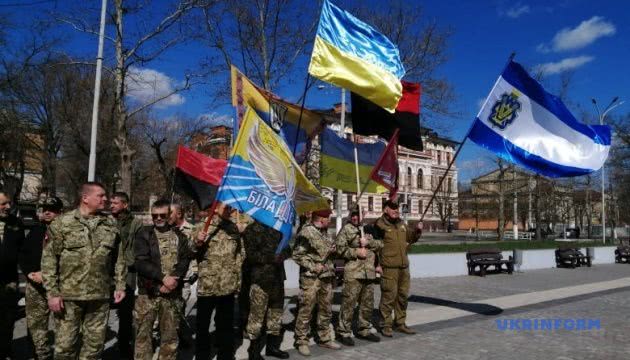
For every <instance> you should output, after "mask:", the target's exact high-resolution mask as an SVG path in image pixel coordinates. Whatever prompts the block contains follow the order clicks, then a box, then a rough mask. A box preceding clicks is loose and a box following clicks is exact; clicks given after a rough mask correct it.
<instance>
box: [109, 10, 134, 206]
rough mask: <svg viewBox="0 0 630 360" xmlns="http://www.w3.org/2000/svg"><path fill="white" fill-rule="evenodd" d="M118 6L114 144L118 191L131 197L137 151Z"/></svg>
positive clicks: (121, 17) (120, 13)
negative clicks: (130, 132) (130, 119)
mask: <svg viewBox="0 0 630 360" xmlns="http://www.w3.org/2000/svg"><path fill="white" fill-rule="evenodd" d="M115 6H116V92H115V95H114V96H115V101H116V109H115V114H114V116H115V122H116V139H115V140H114V143H115V144H116V147H117V148H118V152H119V153H120V168H119V176H120V187H119V188H118V191H123V192H126V193H127V194H128V195H129V196H131V177H132V171H131V164H132V159H133V155H134V153H135V151H134V150H133V149H131V147H130V146H129V143H128V141H127V140H128V138H127V135H128V134H127V114H126V111H125V77H126V69H125V56H124V54H123V6H122V0H116V1H115Z"/></svg>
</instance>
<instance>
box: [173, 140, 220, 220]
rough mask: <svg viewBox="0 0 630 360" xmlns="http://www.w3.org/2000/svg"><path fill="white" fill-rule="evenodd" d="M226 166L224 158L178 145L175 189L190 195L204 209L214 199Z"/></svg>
mask: <svg viewBox="0 0 630 360" xmlns="http://www.w3.org/2000/svg"><path fill="white" fill-rule="evenodd" d="M226 167H227V161H225V160H221V159H213V158H210V157H207V156H205V155H203V154H200V153H198V152H196V151H192V150H190V149H188V148H186V147H184V146H180V147H179V148H178V149H177V162H176V163H175V190H176V191H178V192H183V193H184V194H186V195H188V196H190V197H191V198H192V199H193V200H195V202H197V205H199V208H200V209H206V208H208V207H210V205H211V204H212V202H213V201H214V198H215V196H216V194H217V189H218V188H219V186H220V185H221V179H222V178H223V174H224V173H225V168H226Z"/></svg>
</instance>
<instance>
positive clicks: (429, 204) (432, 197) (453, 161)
mask: <svg viewBox="0 0 630 360" xmlns="http://www.w3.org/2000/svg"><path fill="white" fill-rule="evenodd" d="M514 56H516V53H514V52H513V53H512V54H510V57H509V58H508V61H507V63H506V65H505V67H507V66H508V65H509V64H510V62H512V60H513V59H514ZM502 72H503V71H502ZM493 89H494V87H493ZM490 92H492V90H490ZM487 101H488V98H486V101H485V102H484V104H483V105H482V106H481V108H482V109H483V108H484V107H485V106H486V102H487ZM474 124H475V122H474V121H473V122H472V124H471V125H470V127H469V128H468V131H467V132H466V135H465V136H464V140H462V142H461V143H460V144H459V148H457V151H456V152H455V155H454V156H453V158H452V159H451V161H450V162H449V163H448V167H447V168H446V171H444V174H443V175H442V177H441V178H440V181H439V183H438V185H437V187H436V188H435V190H434V191H433V194H432V195H431V199H429V203H428V204H427V206H426V207H425V208H424V211H423V212H422V215H421V216H420V222H422V221H423V220H424V216H425V215H426V214H427V211H429V207H430V206H431V204H432V203H433V200H435V196H436V195H437V192H438V191H439V190H440V188H441V187H442V183H444V179H445V178H446V176H447V175H448V172H449V170H451V167H452V166H453V164H454V163H455V159H457V156H458V155H459V153H460V152H461V151H462V148H463V147H464V144H465V143H466V140H468V135H470V132H471V131H472V128H473V125H474Z"/></svg>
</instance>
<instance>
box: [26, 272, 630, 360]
mask: <svg viewBox="0 0 630 360" xmlns="http://www.w3.org/2000/svg"><path fill="white" fill-rule="evenodd" d="M338 290H339V289H338ZM289 295H291V294H289ZM339 295H340V294H339V293H337V294H336V296H335V303H336V304H335V305H334V307H333V310H334V311H335V316H336V315H337V312H338V310H339V301H340V296H339ZM378 296H379V293H378V291H377V295H376V298H377V299H378ZM288 298H290V297H288ZM629 298H630V265H626V264H614V265H599V266H594V267H592V268H578V269H574V270H572V269H547V270H536V271H528V272H526V273H515V274H513V275H507V274H502V275H488V276H486V277H485V278H480V277H472V276H457V277H442V278H427V279H414V280H413V281H412V288H411V296H410V302H409V309H408V324H409V325H410V326H412V327H413V328H414V329H416V330H417V331H418V334H417V335H412V336H408V335H403V334H398V333H395V335H394V338H393V339H384V340H383V341H381V342H380V343H375V344H372V343H367V342H364V341H360V340H356V342H357V345H356V346H355V347H351V348H348V347H344V348H343V349H342V350H339V351H332V350H327V349H321V348H318V347H317V346H313V347H312V352H313V356H311V357H314V358H321V359H335V360H341V359H362V360H369V359H504V358H512V357H514V356H515V355H517V356H518V359H519V360H520V359H542V358H546V359H564V360H566V359H627V358H628V357H629V356H630V355H629V354H630V301H629V300H628V299H629ZM376 305H377V303H376V304H375V306H376ZM294 310H295V305H294V304H293V303H289V300H287V306H286V311H285V316H284V323H285V328H286V332H285V335H284V342H283V346H282V347H283V348H285V349H292V342H293V333H292V332H291V329H292V321H293V319H294ZM194 314H195V310H194V309H193V310H192V313H191V316H192V317H193V318H194ZM375 314H376V311H375ZM524 319H526V320H527V319H591V320H593V321H597V323H598V324H599V329H591V330H579V331H577V330H566V329H560V330H522V329H520V330H502V329H503V327H502V325H501V324H503V325H505V324H510V321H511V323H512V324H517V325H518V324H519V321H520V324H522V320H524ZM191 320H192V318H191ZM23 321H24V319H21V320H20V322H21V324H19V325H18V327H17V329H16V339H17V342H18V344H22V346H23V345H24V344H25V341H24V340H25V338H24V325H23ZM193 323H194V320H193ZM111 326H112V328H113V329H115V328H116V319H115V316H112V318H111ZM111 335H112V336H113V332H112V334H111ZM247 343H248V342H247V340H245V341H244V343H243V345H242V346H241V348H239V350H238V353H237V358H246V351H245V349H246V347H247V345H248V344H247ZM114 344H115V340H114V339H113V337H112V338H110V340H109V342H108V350H107V352H106V357H107V358H112V359H115V358H117V354H116V352H115V350H114V349H115V347H112V345H114ZM182 350H183V351H182V354H181V356H180V358H181V359H191V358H192V349H182ZM290 353H291V358H298V359H299V358H301V356H300V355H299V354H298V353H297V352H295V351H294V350H290ZM22 358H24V357H22Z"/></svg>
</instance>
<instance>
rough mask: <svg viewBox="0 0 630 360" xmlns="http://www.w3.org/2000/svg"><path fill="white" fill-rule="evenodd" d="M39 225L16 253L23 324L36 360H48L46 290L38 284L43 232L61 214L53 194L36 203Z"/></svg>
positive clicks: (61, 207)
mask: <svg viewBox="0 0 630 360" xmlns="http://www.w3.org/2000/svg"><path fill="white" fill-rule="evenodd" d="M39 208H40V215H39V221H40V224H39V225H37V226H35V227H33V228H32V229H31V231H29V233H28V235H27V236H26V240H25V241H24V246H22V251H21V252H20V267H21V268H22V273H23V274H26V278H27V281H26V296H25V301H26V325H27V326H28V332H29V334H30V336H31V340H32V342H33V347H34V348H35V355H36V358H37V359H38V360H47V359H50V360H52V358H53V348H52V343H51V341H50V339H49V338H48V322H49V318H50V309H49V308H48V297H47V294H46V289H44V286H43V285H42V271H41V259H42V251H43V249H44V247H45V246H46V244H47V243H48V237H47V236H46V231H47V230H48V226H49V225H50V223H51V222H52V221H53V220H54V219H55V218H56V217H57V216H59V215H60V214H61V211H62V210H63V202H62V201H61V199H59V198H58V197H56V196H46V197H45V198H44V199H42V200H41V201H40V203H39Z"/></svg>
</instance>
